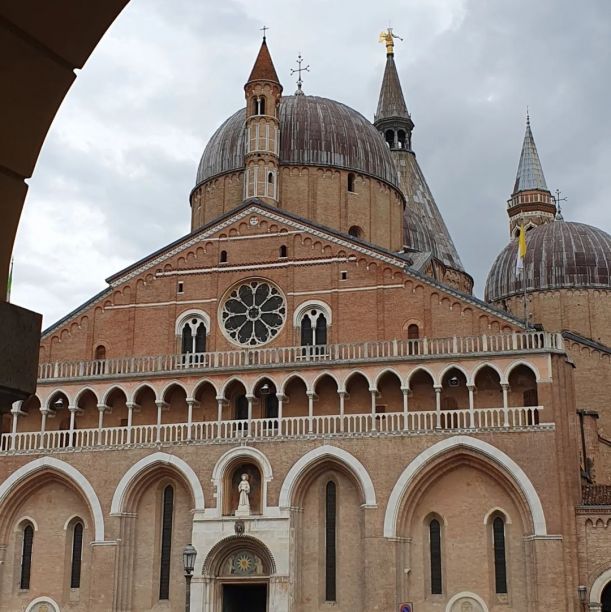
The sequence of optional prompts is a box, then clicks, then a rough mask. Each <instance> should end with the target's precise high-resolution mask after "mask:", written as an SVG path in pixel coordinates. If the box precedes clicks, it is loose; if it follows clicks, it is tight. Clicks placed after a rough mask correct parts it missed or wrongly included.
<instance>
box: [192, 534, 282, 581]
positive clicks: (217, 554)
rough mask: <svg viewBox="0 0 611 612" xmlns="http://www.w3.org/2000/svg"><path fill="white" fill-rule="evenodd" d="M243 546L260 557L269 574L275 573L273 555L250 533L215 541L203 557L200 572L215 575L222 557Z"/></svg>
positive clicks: (224, 557)
mask: <svg viewBox="0 0 611 612" xmlns="http://www.w3.org/2000/svg"><path fill="white" fill-rule="evenodd" d="M243 548H246V549H250V550H252V551H253V552H255V553H256V554H257V555H259V556H260V557H261V559H262V561H263V563H264V565H265V569H267V571H268V572H269V575H270V576H273V575H274V574H276V572H277V570H276V560H275V559H274V555H273V554H272V552H271V551H270V549H269V548H268V547H267V546H266V545H265V544H264V543H263V542H262V541H261V540H259V539H257V538H254V537H253V536H250V535H232V536H229V537H226V538H223V539H222V540H221V541H220V542H217V543H216V544H215V545H214V546H213V547H212V548H211V549H210V552H209V553H208V554H207V555H206V558H205V559H204V562H203V564H202V574H204V575H205V576H209V577H213V576H216V575H217V574H218V573H219V569H220V564H221V563H222V561H223V559H226V558H227V556H228V555H229V554H231V553H232V552H233V551H235V550H239V549H243Z"/></svg>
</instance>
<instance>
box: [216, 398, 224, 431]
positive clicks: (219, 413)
mask: <svg viewBox="0 0 611 612" xmlns="http://www.w3.org/2000/svg"><path fill="white" fill-rule="evenodd" d="M224 403H225V398H224V397H220V396H219V397H217V398H216V429H217V431H216V437H217V438H220V437H221V421H222V420H223V404H224Z"/></svg>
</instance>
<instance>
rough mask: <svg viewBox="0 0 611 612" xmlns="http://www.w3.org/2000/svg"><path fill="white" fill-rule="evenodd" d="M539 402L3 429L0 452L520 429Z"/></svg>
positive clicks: (533, 419) (529, 424)
mask: <svg viewBox="0 0 611 612" xmlns="http://www.w3.org/2000/svg"><path fill="white" fill-rule="evenodd" d="M542 410H543V407H542V406H534V407H518V408H478V409H474V410H440V411H435V410H427V411H419V412H409V411H408V412H390V413H381V414H375V415H373V414H371V413H367V414H344V415H339V414H337V415H319V416H312V417H309V416H295V417H290V416H289V417H283V418H281V419H251V420H250V421H248V420H240V421H238V420H232V421H201V422H194V423H162V424H159V425H156V424H153V425H133V426H131V427H102V428H92V429H75V430H73V431H65V430H63V431H45V432H17V433H14V434H11V433H7V434H3V435H2V437H1V438H0V452H2V453H8V452H16V453H33V452H47V451H65V450H68V449H93V448H123V447H129V446H155V445H160V444H184V443H206V442H209V443H213V442H233V441H238V440H243V439H249V440H264V439H277V438H283V439H290V438H304V437H317V436H359V435H368V436H371V435H385V434H402V435H409V434H410V433H423V432H424V433H425V432H436V431H446V430H454V431H456V430H461V431H462V430H494V429H501V430H515V429H518V430H524V429H532V428H539V415H540V413H541V411H542Z"/></svg>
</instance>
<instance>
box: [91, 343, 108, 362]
mask: <svg viewBox="0 0 611 612" xmlns="http://www.w3.org/2000/svg"><path fill="white" fill-rule="evenodd" d="M93 358H94V359H96V360H100V359H106V347H105V346H102V345H101V344H100V345H99V346H96V349H95V354H94V357H93Z"/></svg>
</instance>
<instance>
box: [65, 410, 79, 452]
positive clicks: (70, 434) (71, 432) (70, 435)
mask: <svg viewBox="0 0 611 612" xmlns="http://www.w3.org/2000/svg"><path fill="white" fill-rule="evenodd" d="M68 410H69V411H70V430H69V431H68V448H72V447H73V446H74V421H75V418H76V413H77V412H78V411H79V410H80V408H79V407H78V406H68Z"/></svg>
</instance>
